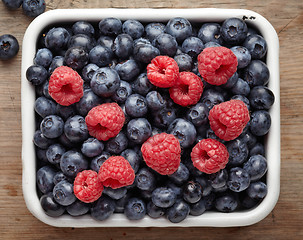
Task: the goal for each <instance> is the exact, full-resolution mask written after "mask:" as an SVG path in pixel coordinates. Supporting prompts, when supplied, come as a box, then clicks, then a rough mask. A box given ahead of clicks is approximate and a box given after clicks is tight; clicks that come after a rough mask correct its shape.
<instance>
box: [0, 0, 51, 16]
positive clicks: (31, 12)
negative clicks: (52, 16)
mask: <svg viewBox="0 0 303 240" xmlns="http://www.w3.org/2000/svg"><path fill="white" fill-rule="evenodd" d="M2 2H3V3H4V5H5V6H6V7H7V8H8V9H10V10H16V9H18V8H20V7H21V6H22V10H23V13H24V14H25V15H26V16H29V17H37V16H38V15H40V14H41V13H43V12H44V11H45V7H46V4H45V0H2Z"/></svg>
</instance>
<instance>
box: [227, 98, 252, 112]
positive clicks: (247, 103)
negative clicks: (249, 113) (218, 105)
mask: <svg viewBox="0 0 303 240" xmlns="http://www.w3.org/2000/svg"><path fill="white" fill-rule="evenodd" d="M231 99H238V100H241V101H242V102H244V103H245V105H246V107H247V109H248V110H250V103H249V100H248V98H247V97H245V96H244V95H239V94H236V95H233V96H232V97H231Z"/></svg>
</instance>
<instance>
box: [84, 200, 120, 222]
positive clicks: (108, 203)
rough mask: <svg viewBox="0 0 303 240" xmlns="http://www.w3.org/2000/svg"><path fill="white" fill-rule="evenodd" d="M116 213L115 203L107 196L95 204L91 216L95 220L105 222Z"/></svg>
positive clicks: (91, 209)
mask: <svg viewBox="0 0 303 240" xmlns="http://www.w3.org/2000/svg"><path fill="white" fill-rule="evenodd" d="M114 211H115V201H114V200H113V199H111V198H109V197H107V196H101V197H100V198H99V199H98V200H97V201H95V202H93V204H92V206H91V208H90V215H91V217H92V218H93V219H95V220H98V221H103V220H106V219H108V218H109V217H110V216H111V215H112V214H113V213H114Z"/></svg>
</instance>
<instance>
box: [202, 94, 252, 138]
mask: <svg viewBox="0 0 303 240" xmlns="http://www.w3.org/2000/svg"><path fill="white" fill-rule="evenodd" d="M208 119H209V124H210V127H211V129H212V130H213V131H214V133H215V134H216V135H217V136H218V137H219V138H221V139H223V140H225V141H230V140H233V139H235V138H237V137H238V136H239V135H240V134H241V133H242V131H243V129H244V127H245V126H246V124H247V123H248V122H249V119H250V116H249V111H248V109H247V107H246V105H245V103H244V102H243V101H241V100H236V99H234V100H230V101H227V102H223V103H220V104H217V105H215V106H214V107H213V108H212V109H211V110H210V111H209V115H208Z"/></svg>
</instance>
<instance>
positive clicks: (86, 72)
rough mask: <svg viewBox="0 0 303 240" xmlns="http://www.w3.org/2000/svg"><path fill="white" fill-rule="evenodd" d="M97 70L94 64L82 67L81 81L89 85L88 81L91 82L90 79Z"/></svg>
mask: <svg viewBox="0 0 303 240" xmlns="http://www.w3.org/2000/svg"><path fill="white" fill-rule="evenodd" d="M98 69H99V67H98V66H97V65H96V64H94V63H89V64H87V65H86V66H84V67H83V69H82V74H81V76H82V79H83V80H84V81H85V82H87V83H90V81H91V80H92V77H93V75H94V73H95V72H96V71H97V70H98Z"/></svg>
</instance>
